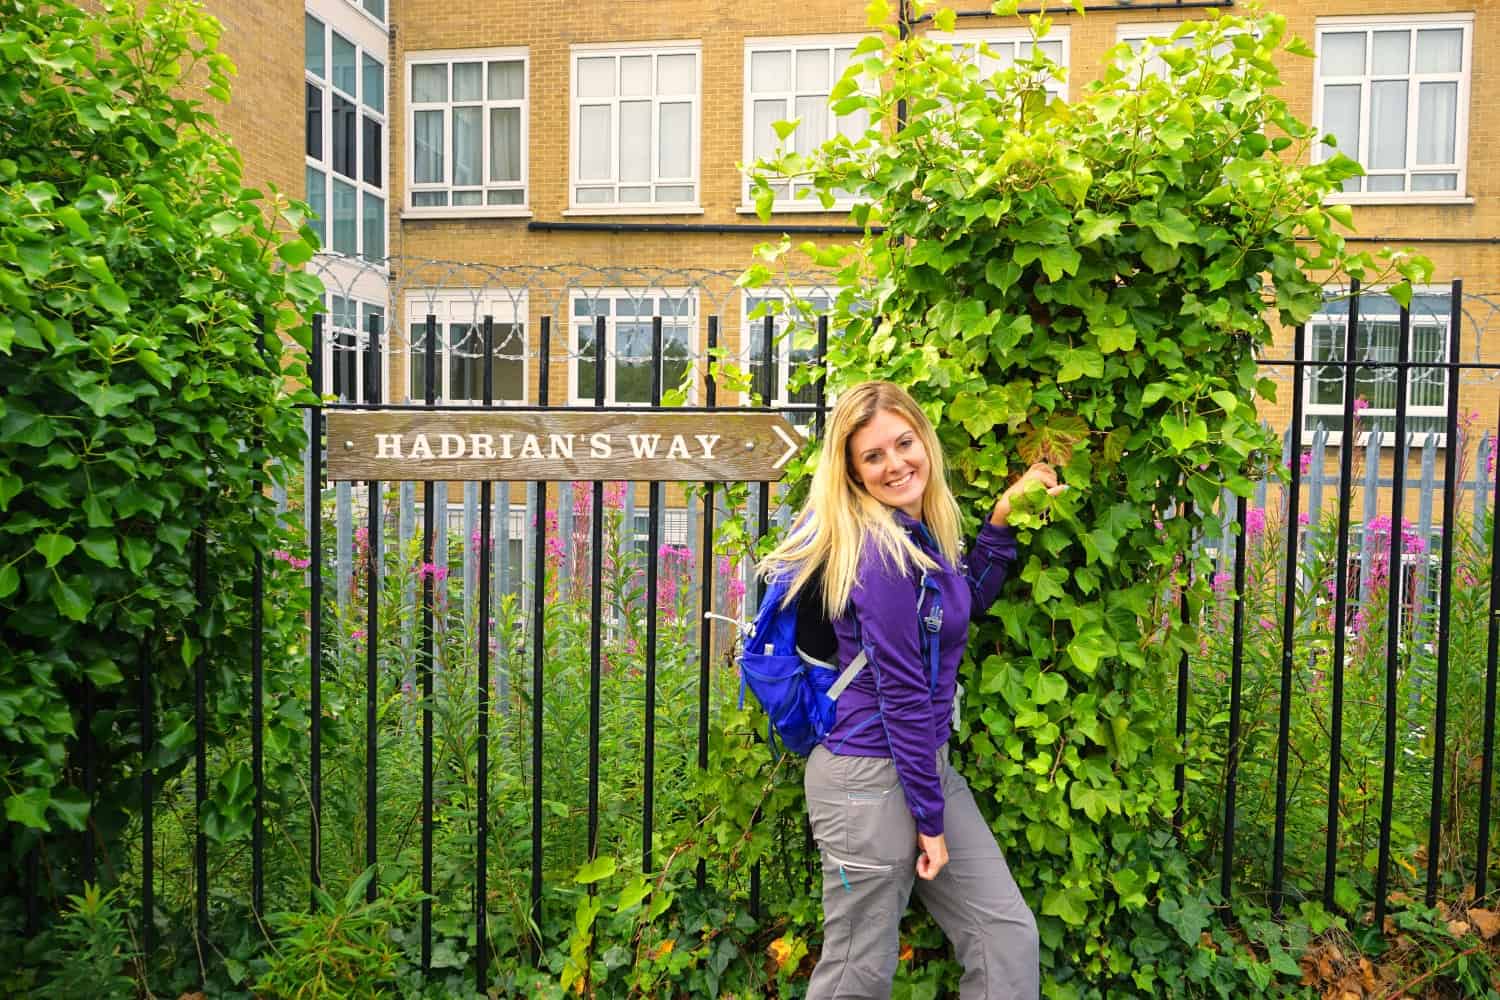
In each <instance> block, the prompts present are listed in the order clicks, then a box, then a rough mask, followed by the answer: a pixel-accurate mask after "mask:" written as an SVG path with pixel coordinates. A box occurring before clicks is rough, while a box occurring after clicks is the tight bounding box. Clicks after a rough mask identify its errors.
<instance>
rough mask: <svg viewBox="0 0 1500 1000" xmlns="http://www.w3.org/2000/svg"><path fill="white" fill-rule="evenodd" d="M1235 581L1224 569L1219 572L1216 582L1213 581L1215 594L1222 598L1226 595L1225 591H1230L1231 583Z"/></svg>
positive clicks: (1215, 576) (1216, 575)
mask: <svg viewBox="0 0 1500 1000" xmlns="http://www.w3.org/2000/svg"><path fill="white" fill-rule="evenodd" d="M1233 579H1234V577H1232V576H1231V575H1230V574H1229V573H1228V572H1226V571H1225V570H1222V569H1221V570H1219V572H1217V573H1215V574H1214V580H1213V588H1214V593H1216V594H1219V595H1220V596H1222V595H1223V594H1224V593H1225V591H1227V590H1228V589H1229V583H1230V581H1231V580H1233Z"/></svg>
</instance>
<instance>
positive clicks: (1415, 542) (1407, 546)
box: [1401, 520, 1427, 556]
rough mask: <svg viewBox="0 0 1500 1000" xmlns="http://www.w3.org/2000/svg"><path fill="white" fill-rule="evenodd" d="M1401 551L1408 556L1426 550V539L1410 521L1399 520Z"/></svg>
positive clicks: (1419, 553)
mask: <svg viewBox="0 0 1500 1000" xmlns="http://www.w3.org/2000/svg"><path fill="white" fill-rule="evenodd" d="M1401 551H1402V552H1405V553H1406V554H1407V555H1409V556H1418V555H1421V554H1422V553H1423V552H1426V551H1427V539H1425V538H1423V537H1422V536H1421V535H1420V534H1418V533H1417V529H1416V528H1413V527H1412V526H1411V523H1410V522H1408V521H1406V520H1402V522H1401Z"/></svg>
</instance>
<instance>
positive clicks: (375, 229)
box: [361, 192, 385, 260]
mask: <svg viewBox="0 0 1500 1000" xmlns="http://www.w3.org/2000/svg"><path fill="white" fill-rule="evenodd" d="M361 197H362V198H363V199H364V223H365V227H364V228H365V233H364V236H365V257H366V259H368V260H384V259H385V199H384V198H377V197H375V196H374V195H373V194H370V193H369V192H366V193H365V194H363V195H361Z"/></svg>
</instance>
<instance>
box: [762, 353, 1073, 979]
mask: <svg viewBox="0 0 1500 1000" xmlns="http://www.w3.org/2000/svg"><path fill="white" fill-rule="evenodd" d="M1033 482H1035V483H1039V484H1040V485H1041V487H1043V488H1045V489H1046V490H1047V492H1048V493H1050V494H1052V495H1056V494H1057V493H1059V492H1061V491H1062V490H1063V489H1065V487H1064V486H1061V485H1059V484H1058V482H1057V474H1056V473H1055V472H1054V471H1053V469H1052V468H1051V467H1050V466H1047V465H1034V466H1032V467H1031V468H1030V469H1028V470H1027V472H1026V474H1025V475H1024V476H1022V477H1021V479H1020V480H1019V481H1018V482H1016V483H1015V484H1014V485H1012V486H1011V487H1010V489H1008V490H1006V491H1005V494H1004V495H1003V496H1001V497H1000V499H999V500H998V501H997V502H996V504H995V506H994V509H993V510H992V512H991V514H990V518H989V521H988V523H987V524H985V525H984V526H983V527H981V528H980V531H979V536H978V538H977V539H976V540H975V543H974V545H973V547H972V548H971V549H970V550H969V552H968V556H967V561H965V560H964V558H963V557H962V554H961V552H960V545H959V508H958V502H957V501H956V500H955V499H954V497H953V493H952V491H951V490H950V489H949V488H948V484H947V481H946V479H945V473H944V463H943V455H942V451H941V449H940V447H939V445H938V440H937V435H936V434H935V433H934V432H933V429H932V424H931V423H930V422H929V421H928V420H927V418H926V416H925V415H924V414H923V413H922V411H921V409H920V408H919V407H918V406H917V404H916V403H915V402H914V401H913V400H912V398H911V397H910V396H909V395H907V393H906V392H905V391H904V390H902V389H901V388H900V387H899V386H896V385H893V384H891V383H889V382H867V383H864V384H862V385H859V386H856V387H855V388H853V389H850V390H849V391H847V392H845V393H844V394H843V395H842V396H841V397H840V398H839V400H838V403H837V405H836V406H835V407H834V408H833V412H832V414H831V415H830V417H829V422H828V431H827V436H826V439H825V441H824V446H823V455H822V459H821V460H820V462H819V465H818V468H817V470H816V472H815V473H814V475H813V482H812V491H811V495H810V497H809V500H808V504H807V507H806V509H805V510H804V511H803V512H802V514H801V516H800V517H799V518H798V520H797V522H796V524H795V525H794V527H793V529H792V531H791V533H790V535H789V536H788V537H787V539H786V540H785V541H784V542H783V543H782V544H781V545H780V546H779V547H778V548H776V549H775V550H774V551H773V552H771V553H770V555H768V556H767V557H766V559H765V561H764V563H763V564H762V566H761V571H762V572H764V573H767V574H774V575H784V576H787V577H789V578H790V579H791V580H792V585H791V587H792V593H797V592H798V591H800V589H801V588H802V587H804V586H811V587H813V588H815V589H814V591H812V592H811V593H810V594H809V595H808V596H809V597H810V598H811V599H812V600H816V599H818V598H821V599H822V603H823V606H824V608H825V609H826V611H827V614H828V617H829V619H830V620H831V621H832V622H833V625H834V633H835V635H836V636H837V640H838V652H837V658H838V663H839V664H840V665H843V664H848V663H850V662H851V661H853V660H854V659H855V658H856V657H857V655H858V654H859V653H860V652H861V651H863V652H864V653H865V654H866V656H867V657H868V660H867V664H866V666H865V668H864V669H862V670H860V672H859V673H858V674H856V675H855V677H854V680H853V681H852V682H851V683H850V684H849V686H848V688H847V689H846V690H845V691H844V692H843V693H842V694H841V695H840V696H839V699H838V702H837V704H838V712H837V718H836V721H835V723H834V726H833V728H832V730H831V731H830V732H829V734H828V736H827V737H826V738H825V739H824V741H823V742H822V743H821V744H820V745H819V746H817V747H816V748H815V749H814V750H813V752H812V755H811V756H810V757H809V758H808V762H807V772H806V777H805V779H804V780H805V785H806V790H807V808H808V813H809V816H810V819H811V821H812V829H813V836H814V837H815V838H816V839H817V841H818V847H819V850H820V852H821V854H822V862H823V951H822V955H821V957H820V959H819V961H818V965H817V968H816V969H815V970H814V972H813V976H812V983H811V985H810V986H809V988H808V993H807V996H808V1000H835V998H837V1000H845V998H855V997H859V998H887V997H889V996H890V993H891V980H892V978H893V977H894V975H895V971H896V962H897V957H898V950H899V945H900V941H899V927H900V922H901V916H902V914H903V913H904V911H905V910H906V904H907V900H908V897H909V896H910V894H911V891H912V888H913V885H914V884H915V886H916V890H917V895H918V897H919V898H920V899H921V900H922V902H923V904H924V905H925V906H926V907H927V910H928V912H929V913H931V914H932V916H933V917H934V918H935V919H936V920H937V922H938V924H939V925H940V926H941V927H942V929H943V932H944V933H945V934H947V936H948V938H949V940H950V941H952V942H953V945H954V948H955V951H956V952H957V954H958V958H959V960H960V961H961V962H962V963H963V966H964V973H963V979H962V982H961V986H960V994H959V995H960V997H961V998H962V1000H1000V998H1025V1000H1032V998H1035V997H1037V996H1038V995H1039V992H1040V970H1039V967H1038V951H1037V931H1036V921H1035V919H1034V918H1033V917H1032V914H1031V911H1030V910H1029V909H1027V906H1026V903H1025V901H1024V900H1023V899H1022V898H1021V894H1020V892H1019V890H1018V889H1017V888H1016V883H1015V880H1014V879H1012V878H1011V875H1010V871H1009V869H1008V868H1007V867H1006V864H1005V859H1004V857H1002V856H1001V853H1000V848H999V847H998V846H997V845H996V843H995V838H994V835H993V834H992V833H991V832H990V829H989V826H988V825H987V824H986V823H985V821H984V818H983V817H982V816H981V815H980V813H979V810H978V808H977V807H976V805H975V803H974V796H973V795H972V794H971V793H970V791H969V787H968V785H967V783H966V782H965V781H964V779H963V778H962V777H960V776H959V774H958V772H957V771H955V770H954V769H953V766H952V764H951V763H949V760H948V746H947V744H948V738H949V736H950V735H951V733H952V728H951V727H952V719H953V717H954V714H955V705H954V696H955V691H956V685H957V679H956V674H957V671H958V664H959V661H960V660H962V659H963V654H964V646H965V644H966V643H967V641H968V634H969V619H970V616H971V614H982V613H984V612H985V611H986V610H987V609H988V608H989V606H990V605H991V604H992V603H993V602H994V600H995V597H996V596H997V595H998V593H999V590H1000V585H1001V583H1003V582H1004V580H1005V577H1006V575H1007V574H1008V572H1009V570H1010V567H1011V565H1012V564H1013V563H1014V562H1015V558H1016V540H1015V535H1014V534H1013V533H1012V531H1011V529H1010V528H1009V526H1008V524H1007V521H1008V518H1009V516H1010V512H1011V499H1012V497H1013V496H1014V495H1015V494H1016V493H1017V492H1018V491H1019V490H1022V489H1025V488H1027V487H1028V485H1029V484H1031V483H1033ZM929 639H932V640H934V642H929V641H928V640H929ZM934 643H935V645H934Z"/></svg>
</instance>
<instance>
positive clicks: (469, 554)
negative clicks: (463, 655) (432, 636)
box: [462, 479, 479, 623]
mask: <svg viewBox="0 0 1500 1000" xmlns="http://www.w3.org/2000/svg"><path fill="white" fill-rule="evenodd" d="M478 532H479V483H478V482H476V481H474V480H472V479H470V480H468V481H466V482H465V483H464V540H463V543H462V544H463V553H464V621H466V622H476V623H477V621H478V619H476V618H475V615H476V614H477V611H476V601H475V595H476V594H477V593H478V592H479V540H478V538H477V537H476V536H477V534H478Z"/></svg>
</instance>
